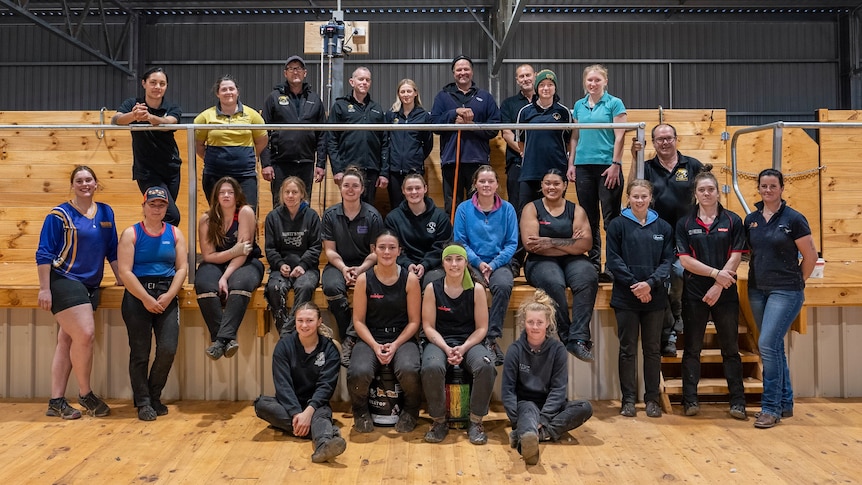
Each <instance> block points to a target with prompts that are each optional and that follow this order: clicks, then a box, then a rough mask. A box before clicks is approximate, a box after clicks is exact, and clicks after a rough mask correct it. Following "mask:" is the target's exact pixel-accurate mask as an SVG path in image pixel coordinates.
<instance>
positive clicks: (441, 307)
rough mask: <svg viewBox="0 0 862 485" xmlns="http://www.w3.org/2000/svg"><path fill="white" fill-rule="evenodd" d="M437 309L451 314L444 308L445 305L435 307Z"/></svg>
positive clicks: (450, 311)
mask: <svg viewBox="0 0 862 485" xmlns="http://www.w3.org/2000/svg"><path fill="white" fill-rule="evenodd" d="M437 309H438V310H440V311H441V312H446V313H452V309H451V308H449V307H447V306H445V305H440V306H438V307H437Z"/></svg>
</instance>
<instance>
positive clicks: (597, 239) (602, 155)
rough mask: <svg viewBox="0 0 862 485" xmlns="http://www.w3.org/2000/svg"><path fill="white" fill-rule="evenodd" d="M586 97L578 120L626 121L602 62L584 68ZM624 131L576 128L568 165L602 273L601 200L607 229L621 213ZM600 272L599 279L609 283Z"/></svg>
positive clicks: (593, 254)
mask: <svg viewBox="0 0 862 485" xmlns="http://www.w3.org/2000/svg"><path fill="white" fill-rule="evenodd" d="M583 82H584V93H585V94H586V96H584V97H583V98H582V99H579V100H578V101H576V102H575V107H574V109H573V110H572V114H573V116H574V121H575V123H625V122H626V120H627V117H626V107H625V106H624V105H623V102H622V100H621V99H619V98H617V97H614V96H611V95H610V94H608V70H607V68H605V66H602V65H601V64H594V65H592V66H587V67H586V69H584V77H583ZM624 135H625V130H623V129H616V130H610V129H607V130H584V131H580V130H575V131H574V132H573V133H572V139H573V140H574V142H575V143H576V144H577V149H576V150H575V158H574V160H572V165H571V166H569V170H568V173H567V175H568V178H569V181H571V182H575V190H576V191H577V193H578V201H579V203H580V204H581V207H583V208H584V210H585V211H587V218H589V220H590V229H591V230H592V233H593V248H592V250H590V259H592V261H593V264H594V265H595V266H596V269H597V270H598V271H600V272H601V252H602V239H601V232H599V203H601V216H602V220H603V221H604V226H605V231H607V230H608V226H609V225H610V222H611V220H613V219H614V218H615V217H617V216H619V215H620V206H621V204H622V197H623V172H622V170H623V167H622V154H623V137H624ZM608 277H609V275H608V274H607V273H601V274H600V275H599V281H600V282H609V279H608Z"/></svg>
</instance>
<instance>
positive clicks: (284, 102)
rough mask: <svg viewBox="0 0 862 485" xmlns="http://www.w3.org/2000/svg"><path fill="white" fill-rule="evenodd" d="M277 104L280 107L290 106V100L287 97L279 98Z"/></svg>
mask: <svg viewBox="0 0 862 485" xmlns="http://www.w3.org/2000/svg"><path fill="white" fill-rule="evenodd" d="M278 104H280V105H282V106H287V105H289V104H290V99H289V98H288V97H287V96H279V97H278Z"/></svg>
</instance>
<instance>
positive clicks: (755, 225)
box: [748, 221, 757, 229]
mask: <svg viewBox="0 0 862 485" xmlns="http://www.w3.org/2000/svg"><path fill="white" fill-rule="evenodd" d="M755 227H757V221H751V224H749V225H748V228H749V229H754V228H755Z"/></svg>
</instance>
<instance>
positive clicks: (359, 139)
mask: <svg viewBox="0 0 862 485" xmlns="http://www.w3.org/2000/svg"><path fill="white" fill-rule="evenodd" d="M383 118H384V112H383V108H381V107H380V105H379V104H377V102H375V101H374V100H372V99H371V95H367V96H366V97H365V104H360V103H359V102H358V101H356V99H354V98H353V93H351V94H349V95H348V96H344V97H341V98H338V99H336V100H335V104H333V105H332V110H331V111H330V112H329V122H330V123H338V124H343V123H363V124H370V123H383V122H384V119H383ZM327 148H328V152H329V163H330V165H331V166H332V173H333V174H336V173H341V172H343V171H344V169H345V168H347V166H348V165H357V166H359V167H360V168H364V169H366V170H376V171H378V172H379V174H380V176H382V177H388V176H389V160H388V158H387V157H388V156H389V137H388V136H386V132H385V131H365V130H351V131H330V132H329V137H328V140H327Z"/></svg>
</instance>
